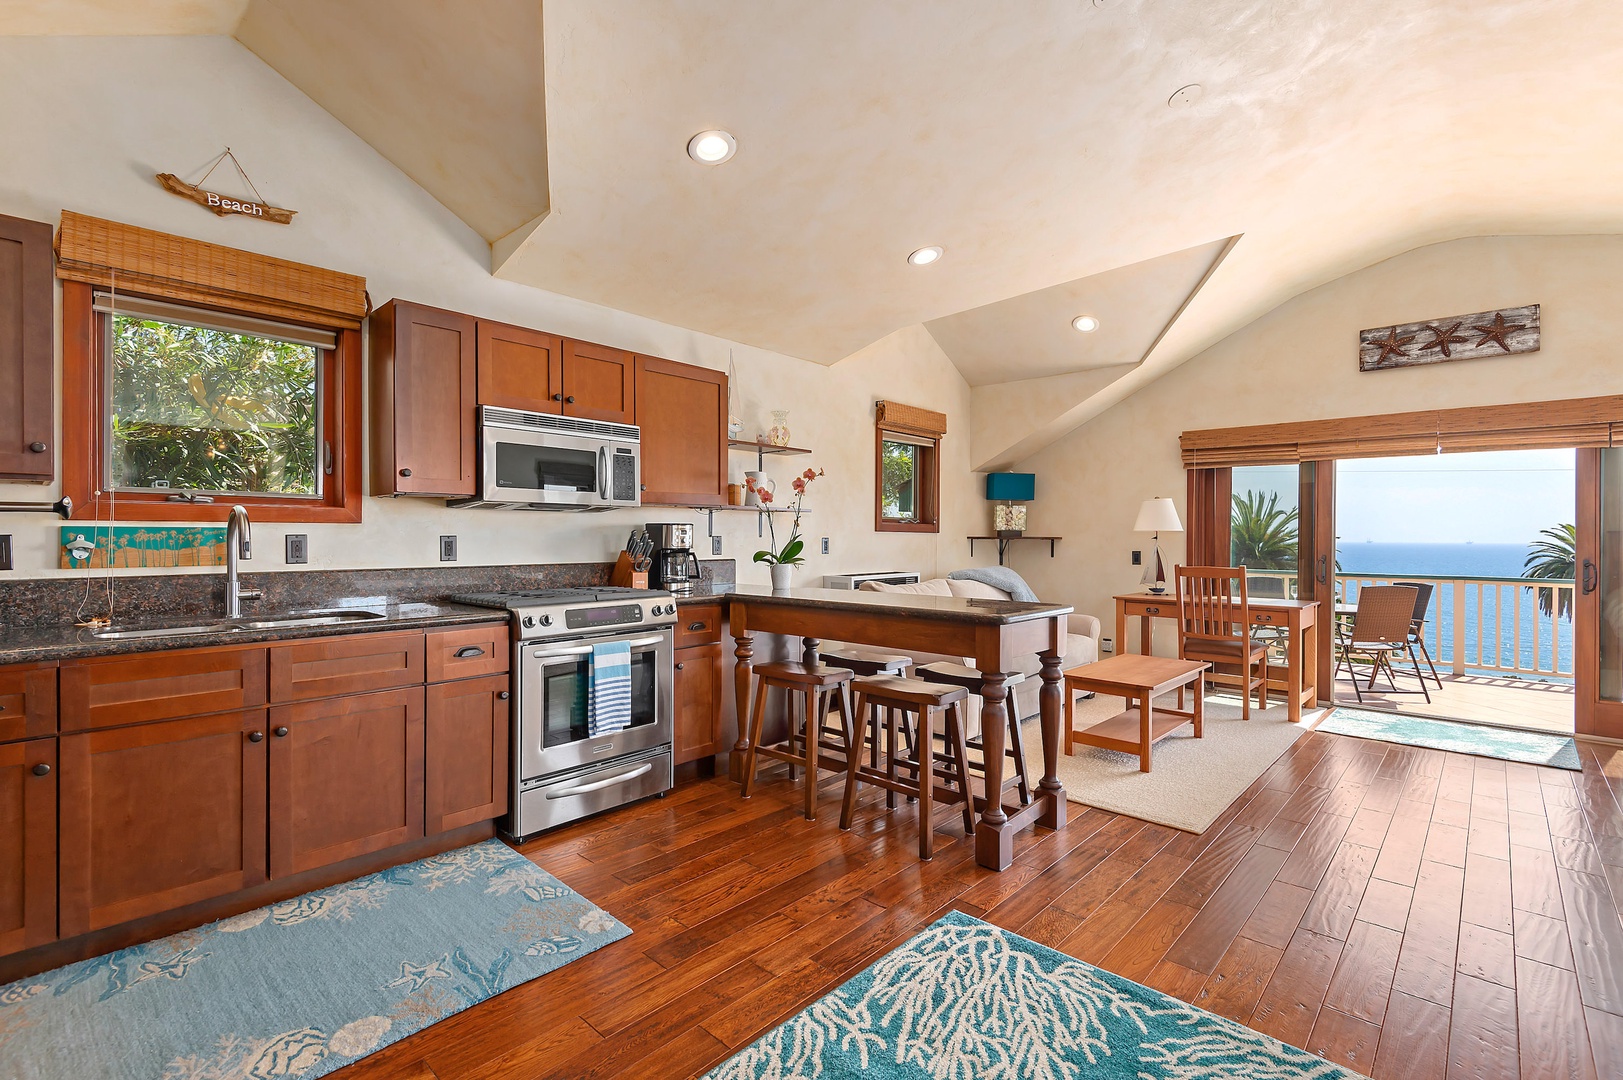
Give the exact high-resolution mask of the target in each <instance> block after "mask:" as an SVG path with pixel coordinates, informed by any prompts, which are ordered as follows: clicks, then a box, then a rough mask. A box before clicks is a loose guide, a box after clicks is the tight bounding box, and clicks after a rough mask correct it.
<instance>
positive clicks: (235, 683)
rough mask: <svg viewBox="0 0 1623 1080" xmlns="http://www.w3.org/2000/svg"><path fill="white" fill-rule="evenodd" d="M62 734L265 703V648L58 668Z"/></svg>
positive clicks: (109, 660) (75, 663) (158, 654)
mask: <svg viewBox="0 0 1623 1080" xmlns="http://www.w3.org/2000/svg"><path fill="white" fill-rule="evenodd" d="M61 697H62V730H63V731H89V730H91V729H94V728H106V727H116V726H118V725H120V724H139V723H145V722H146V721H149V720H172V719H175V718H176V717H181V716H203V715H206V714H208V713H218V712H230V711H233V710H237V709H251V708H254V707H255V706H258V705H263V704H265V650H264V649H263V648H251V647H249V648H224V649H180V650H177V651H174V652H153V653H140V654H138V655H135V656H118V657H105V658H100V659H95V660H71V661H68V662H67V663H65V664H63V665H62V681H61Z"/></svg>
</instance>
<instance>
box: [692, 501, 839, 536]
mask: <svg viewBox="0 0 1623 1080" xmlns="http://www.w3.org/2000/svg"><path fill="white" fill-rule="evenodd" d="M690 509H693V510H698V511H701V512H702V513H703V514H704V515H705V528H706V530H707V531H708V533H709V535H711V536H714V535H716V515H717V514H725V513H739V512H743V513H746V514H754V515H756V522H755V535H756V536H765V535H766V518H767V515H768V514H793V513H794V509H793V508H792V507H788V506H771V507H767V506H695V507H691V508H690ZM800 512H801V513H802V514H809V513H811V511H810V510H809V509H806V510H801V511H800Z"/></svg>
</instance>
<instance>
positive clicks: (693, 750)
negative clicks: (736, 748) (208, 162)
mask: <svg viewBox="0 0 1623 1080" xmlns="http://www.w3.org/2000/svg"><path fill="white" fill-rule="evenodd" d="M721 667H722V661H721V645H720V644H719V643H717V644H715V645H698V646H695V647H693V648H691V649H678V650H676V734H675V738H674V745H673V746H672V748H671V751H672V758H673V760H674V761H675V763H676V764H678V765H680V764H682V762H684V761H693V760H695V759H697V758H702V757H710V756H711V755H713V754H719V753H720V752H721V750H722V747H721Z"/></svg>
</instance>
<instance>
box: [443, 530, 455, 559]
mask: <svg viewBox="0 0 1623 1080" xmlns="http://www.w3.org/2000/svg"><path fill="white" fill-rule="evenodd" d="M440 562H456V537H454V536H442V537H440Z"/></svg>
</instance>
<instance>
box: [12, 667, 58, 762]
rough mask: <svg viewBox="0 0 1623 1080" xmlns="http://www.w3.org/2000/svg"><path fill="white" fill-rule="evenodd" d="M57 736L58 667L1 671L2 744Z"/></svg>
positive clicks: (16, 668) (15, 668) (18, 668)
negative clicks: (16, 740)
mask: <svg viewBox="0 0 1623 1080" xmlns="http://www.w3.org/2000/svg"><path fill="white" fill-rule="evenodd" d="M55 734H56V664H55V663H45V664H13V665H11V666H9V667H5V668H0V743H4V742H11V741H12V740H13V739H28V738H32V737H34V736H37V735H55Z"/></svg>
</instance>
